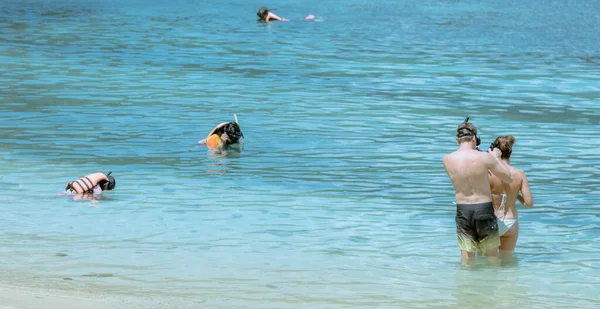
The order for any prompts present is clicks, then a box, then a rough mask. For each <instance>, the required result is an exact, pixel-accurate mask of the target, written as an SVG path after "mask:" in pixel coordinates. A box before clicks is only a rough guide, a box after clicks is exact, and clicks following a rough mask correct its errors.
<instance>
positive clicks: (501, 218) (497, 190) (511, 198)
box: [488, 135, 533, 258]
mask: <svg viewBox="0 0 600 309" xmlns="http://www.w3.org/2000/svg"><path fill="white" fill-rule="evenodd" d="M514 143H515V138H514V137H513V136H512V135H507V136H498V137H497V138H496V140H495V141H494V142H493V143H492V145H491V146H490V147H493V148H499V149H500V150H501V151H502V156H501V159H502V160H503V161H505V162H506V164H507V165H508V168H509V169H510V172H511V175H512V181H511V182H510V183H505V182H502V181H501V180H500V179H498V177H496V176H494V174H492V173H490V172H488V174H489V178H490V189H491V191H492V202H493V204H494V210H495V213H496V216H497V217H498V232H499V233H500V258H509V257H511V256H512V252H513V251H514V250H515V246H516V245H517V239H518V238H519V222H518V214H517V206H516V202H517V200H518V201H519V202H521V204H523V206H525V207H528V208H531V207H533V197H532V196H531V190H530V189H529V183H528V182H527V176H525V172H523V171H522V170H520V169H518V168H516V167H514V166H512V165H510V155H511V154H512V146H513V144H514ZM519 193H520V194H519Z"/></svg>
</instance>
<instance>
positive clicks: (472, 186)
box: [442, 149, 493, 204]
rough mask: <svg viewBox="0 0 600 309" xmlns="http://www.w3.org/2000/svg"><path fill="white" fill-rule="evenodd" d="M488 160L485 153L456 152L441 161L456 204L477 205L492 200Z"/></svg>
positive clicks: (488, 157)
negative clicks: (450, 183) (454, 192)
mask: <svg viewBox="0 0 600 309" xmlns="http://www.w3.org/2000/svg"><path fill="white" fill-rule="evenodd" d="M490 159H491V160H493V158H492V157H491V156H490V154H489V153H487V152H480V151H476V150H460V149H459V150H457V151H455V152H452V153H450V154H447V155H446V156H444V159H443V160H442V161H443V163H444V167H445V168H446V173H448V176H449V177H450V180H451V181H452V185H453V186H454V190H455V191H456V203H457V204H478V203H486V202H490V201H491V200H492V194H491V191H490V184H489V179H488V168H489V164H490Z"/></svg>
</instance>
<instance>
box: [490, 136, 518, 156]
mask: <svg viewBox="0 0 600 309" xmlns="http://www.w3.org/2000/svg"><path fill="white" fill-rule="evenodd" d="M514 144H515V137H514V136H512V135H504V136H498V137H497V138H496V140H495V141H494V142H493V143H492V147H493V148H498V149H500V151H502V156H501V158H502V159H507V160H508V159H510V155H511V154H512V146H513V145H514Z"/></svg>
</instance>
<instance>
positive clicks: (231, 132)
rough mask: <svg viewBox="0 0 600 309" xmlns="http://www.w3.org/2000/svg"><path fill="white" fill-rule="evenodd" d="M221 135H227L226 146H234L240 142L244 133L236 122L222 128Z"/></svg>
mask: <svg viewBox="0 0 600 309" xmlns="http://www.w3.org/2000/svg"><path fill="white" fill-rule="evenodd" d="M223 133H225V134H226V135H227V139H226V144H227V145H229V144H235V143H237V142H239V141H240V138H242V137H244V133H242V130H241V129H240V126H239V125H238V124H237V123H236V122H233V121H232V122H228V123H227V124H226V125H225V126H223Z"/></svg>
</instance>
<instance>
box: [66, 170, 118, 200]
mask: <svg viewBox="0 0 600 309" xmlns="http://www.w3.org/2000/svg"><path fill="white" fill-rule="evenodd" d="M110 174H112V172H109V173H108V174H106V175H105V174H104V173H93V174H89V175H87V176H84V177H81V178H79V179H77V180H74V181H71V182H69V183H68V184H67V186H66V187H65V190H66V191H67V193H70V194H85V193H91V194H94V195H99V194H102V191H106V190H113V189H114V188H115V186H116V185H117V181H116V180H115V178H114V177H113V176H110Z"/></svg>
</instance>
